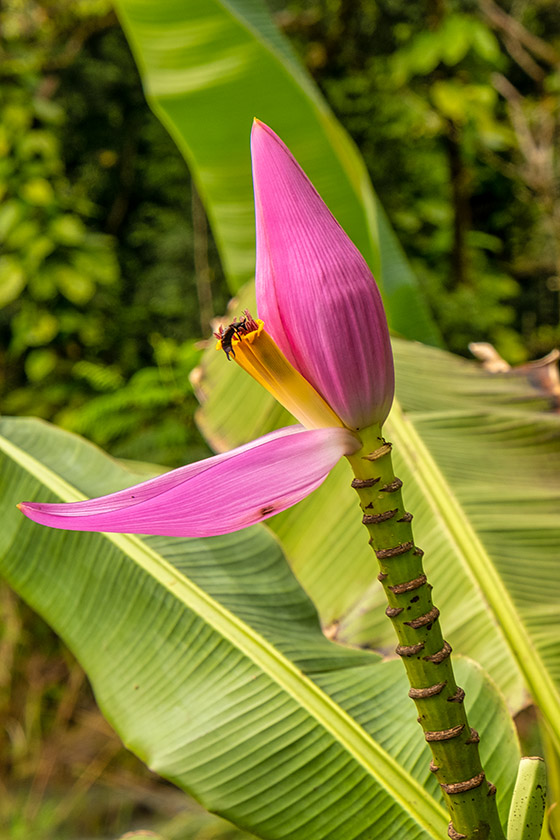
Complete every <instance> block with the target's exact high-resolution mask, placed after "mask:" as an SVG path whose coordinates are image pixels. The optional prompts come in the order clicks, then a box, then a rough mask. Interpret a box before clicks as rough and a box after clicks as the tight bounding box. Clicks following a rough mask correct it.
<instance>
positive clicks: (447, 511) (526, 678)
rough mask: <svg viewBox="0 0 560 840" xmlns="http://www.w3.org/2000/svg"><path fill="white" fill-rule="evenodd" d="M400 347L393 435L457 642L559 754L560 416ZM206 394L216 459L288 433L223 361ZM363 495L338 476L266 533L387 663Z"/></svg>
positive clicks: (509, 388) (339, 619) (325, 617)
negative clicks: (534, 717)
mask: <svg viewBox="0 0 560 840" xmlns="http://www.w3.org/2000/svg"><path fill="white" fill-rule="evenodd" d="M241 305H243V304H241ZM393 346H394V353H395V363H396V381H397V401H396V404H395V407H394V410H393V411H392V413H391V415H390V417H389V419H388V421H387V424H386V426H385V427H384V434H385V436H386V438H387V439H388V440H390V441H391V442H392V443H393V444H394V457H395V462H396V469H397V475H399V476H400V478H401V479H402V480H403V482H404V488H403V492H404V498H405V502H406V504H407V507H408V510H409V511H410V512H411V513H412V514H413V515H414V517H415V518H414V523H413V524H414V530H415V536H416V540H417V544H418V545H420V546H422V547H423V549H424V550H425V552H426V556H425V562H426V568H427V572H428V575H429V579H430V580H431V582H432V583H433V585H434V587H435V589H434V599H435V603H436V604H437V605H438V606H439V608H440V610H441V612H442V621H443V626H444V631H445V634H446V638H448V639H449V641H450V643H451V644H452V646H453V647H454V649H455V650H457V651H460V652H462V653H464V654H466V655H468V656H471V657H472V658H473V659H476V660H477V661H478V662H480V663H481V665H482V666H483V667H484V668H485V670H487V671H488V673H489V674H490V675H491V676H492V678H493V679H494V680H495V681H496V683H497V684H498V686H499V687H500V689H501V690H502V691H503V692H504V694H505V695H506V698H507V700H508V703H509V706H510V708H511V710H512V711H513V712H515V711H518V710H519V709H520V708H521V707H522V706H524V705H525V704H526V703H527V702H529V700H530V698H533V699H534V701H535V702H536V703H537V704H538V705H539V707H540V709H541V712H542V714H543V715H544V717H545V719H546V720H547V721H548V724H549V726H550V729H551V731H552V733H553V738H554V741H555V743H556V746H557V747H558V746H559V745H560V697H559V682H560V632H559V630H560V618H559V614H558V604H559V603H560V576H559V575H558V545H559V544H560V516H559V512H560V445H559V443H560V416H559V415H558V414H551V413H546V412H545V411H544V408H545V407H546V401H545V400H544V399H543V398H542V397H541V396H540V395H539V394H538V393H537V392H536V391H534V390H532V388H531V386H530V385H529V383H528V382H527V379H526V378H525V377H522V376H518V377H516V376H511V375H493V374H488V373H486V372H484V371H482V370H481V369H480V368H479V367H478V366H477V365H476V364H475V363H471V362H469V361H466V360H465V359H460V358H458V357H453V356H452V355H451V354H448V353H445V352H443V351H441V350H438V349H436V348H430V347H426V346H424V345H421V344H419V343H415V342H407V341H403V340H398V339H396V340H395V341H394V345H393ZM194 379H195V384H196V386H197V389H198V394H199V398H200V400H201V401H202V408H201V409H200V411H199V418H198V419H199V423H200V425H201V428H202V429H203V432H204V434H205V435H206V437H207V439H208V440H209V441H210V442H211V443H212V445H213V446H214V447H216V448H218V449H220V448H230V447H232V446H235V445H237V444H239V443H240V442H242V441H245V440H250V439H251V438H254V437H257V436H258V435H260V434H262V433H264V432H265V431H269V430H271V429H273V428H276V427H278V426H282V425H286V423H289V422H290V418H289V415H287V414H286V413H285V412H284V411H283V409H281V408H280V407H279V406H278V405H277V404H276V403H274V401H273V400H272V398H271V397H269V396H268V395H267V394H266V393H264V392H262V389H260V388H259V386H258V385H257V384H256V383H254V382H253V381H251V380H250V379H249V377H248V376H246V375H245V374H244V373H243V371H241V370H240V369H239V368H238V367H237V365H235V364H234V363H233V364H228V363H227V362H226V361H225V359H224V358H223V353H216V352H214V350H213V348H210V349H209V350H208V351H207V353H206V355H205V357H204V359H203V364H202V366H201V368H200V369H199V370H198V371H197V373H196V375H195V377H194ZM351 479H352V475H351V473H350V470H349V469H348V468H347V466H346V464H345V463H341V464H339V465H338V466H337V468H336V469H335V470H334V471H333V472H332V473H331V475H330V476H329V478H328V479H327V481H326V482H325V483H324V484H323V485H322V486H321V487H320V488H319V489H318V490H317V491H316V492H315V493H314V494H313V495H312V496H311V497H309V498H308V499H306V500H305V501H304V502H302V503H301V504H299V505H297V506H296V507H295V508H292V509H291V510H289V511H286V512H285V513H283V514H280V515H279V516H277V517H274V518H273V519H271V520H270V523H269V524H270V527H271V528H272V529H273V530H274V531H275V532H276V533H277V534H278V536H279V538H280V539H281V541H282V545H283V547H284V551H285V552H286V555H287V557H288V559H289V561H290V563H291V565H292V568H293V569H294V571H295V573H296V575H297V577H298V579H299V580H300V582H301V584H302V585H303V587H304V588H305V590H306V591H307V592H308V593H309V594H310V596H311V598H312V599H313V601H314V603H315V604H316V605H317V607H318V609H319V612H320V615H321V619H322V621H323V624H324V626H325V627H326V628H327V629H328V632H329V635H331V636H332V637H333V638H336V639H338V640H340V641H344V642H346V643H352V644H367V645H368V646H370V647H373V648H375V649H377V650H379V651H381V652H383V653H385V652H387V651H388V650H390V649H391V647H392V645H393V637H392V627H391V626H390V622H389V621H387V619H386V617H385V615H384V612H383V605H384V595H383V592H382V590H381V587H380V586H379V583H378V581H377V579H376V575H377V571H378V570H377V566H376V563H375V561H374V557H373V554H372V552H371V549H370V547H369V546H368V543H367V534H366V532H365V529H364V528H363V526H362V525H361V522H360V515H359V509H358V502H357V498H356V496H355V493H354V491H353V490H352V489H351V487H350V482H351ZM341 569H343V570H344V571H343V573H341Z"/></svg>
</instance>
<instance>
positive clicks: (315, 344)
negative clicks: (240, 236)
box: [251, 120, 394, 429]
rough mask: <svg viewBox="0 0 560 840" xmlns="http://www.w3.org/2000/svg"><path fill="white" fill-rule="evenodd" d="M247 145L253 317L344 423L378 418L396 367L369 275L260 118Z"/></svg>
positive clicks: (387, 403) (388, 403) (384, 413)
mask: <svg viewBox="0 0 560 840" xmlns="http://www.w3.org/2000/svg"><path fill="white" fill-rule="evenodd" d="M251 148H252V158H253V182H254V189H255V209H256V226H257V261H256V281H257V306H258V313H259V317H260V318H262V320H263V321H264V323H265V327H266V329H267V330H268V332H269V333H270V334H271V335H272V337H273V338H274V340H275V342H276V343H277V344H278V346H279V347H280V349H281V350H282V352H283V353H284V354H285V355H286V356H287V358H288V359H289V360H290V361H291V363H292V364H293V365H294V367H296V368H297V370H299V372H300V373H301V374H302V375H303V376H305V378H306V379H307V380H308V381H309V382H310V383H311V384H312V385H313V386H314V387H315V388H316V389H317V390H318V391H319V393H320V394H321V395H322V396H323V397H324V399H325V400H326V401H327V402H328V403H329V405H330V406H331V408H333V409H334V411H335V412H336V413H337V414H338V416H339V417H340V418H341V419H342V420H343V421H344V422H345V423H346V425H347V426H349V427H350V428H354V429H360V428H363V427H365V426H370V425H374V424H379V425H381V424H382V423H383V422H384V420H385V419H386V417H387V415H388V413H389V410H390V408H391V403H392V401H393V394H394V373H393V356H392V352H391V345H390V341H389V331H388V328H387V321H386V317H385V312H384V310H383V304H382V301H381V295H380V294H379V290H378V288H377V285H376V283H375V280H374V278H373V275H372V273H371V271H370V270H369V268H368V266H367V264H366V262H365V260H364V258H363V257H362V255H361V254H360V252H359V251H358V249H357V248H356V246H355V245H354V244H353V243H352V242H351V240H350V239H349V237H348V236H347V235H346V233H345V232H344V231H343V229H342V228H341V227H340V225H339V224H338V222H337V221H336V219H335V218H334V216H333V215H332V213H331V212H330V210H329V209H328V208H327V206H326V204H325V203H324V201H323V200H322V198H321V197H320V195H319V194H318V192H317V191H316V189H315V188H314V186H313V185H312V183H311V181H310V180H309V178H308V177H307V175H306V174H305V173H304V171H303V170H302V169H301V167H300V166H299V164H298V163H297V161H296V160H295V158H294V157H293V155H292V154H291V152H290V151H289V149H288V148H287V147H286V146H285V145H284V143H283V142H282V141H281V140H280V138H279V137H277V135H276V134H275V133H274V132H273V131H272V130H271V129H270V128H269V127H268V126H266V125H264V124H263V123H261V122H259V121H258V120H256V121H255V123H254V125H253V131H252V135H251Z"/></svg>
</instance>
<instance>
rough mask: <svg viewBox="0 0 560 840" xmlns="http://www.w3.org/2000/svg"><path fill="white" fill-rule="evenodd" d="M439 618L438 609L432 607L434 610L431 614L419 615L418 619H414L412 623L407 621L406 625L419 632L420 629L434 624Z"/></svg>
mask: <svg viewBox="0 0 560 840" xmlns="http://www.w3.org/2000/svg"><path fill="white" fill-rule="evenodd" d="M438 617H439V610H438V608H437V607H432V609H431V610H430V611H429V612H427V613H424V615H419V616H418V618H413V619H412V621H405V622H404V623H405V624H407V625H408V626H409V627H412V629H413V630H419V629H420V627H425V626H426V625H427V624H433V622H434V621H436V619H437V618H438Z"/></svg>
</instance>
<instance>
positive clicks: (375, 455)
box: [362, 441, 393, 461]
mask: <svg viewBox="0 0 560 840" xmlns="http://www.w3.org/2000/svg"><path fill="white" fill-rule="evenodd" d="M392 447H393V444H392V443H389V441H383V446H380V447H379V449H374V451H373V452H370V453H369V455H364V456H363V457H362V460H363V461H377V460H379V458H383V456H384V455H387V453H388V452H390V451H391V449H392Z"/></svg>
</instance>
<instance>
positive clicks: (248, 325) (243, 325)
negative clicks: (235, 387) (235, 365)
mask: <svg viewBox="0 0 560 840" xmlns="http://www.w3.org/2000/svg"><path fill="white" fill-rule="evenodd" d="M256 329H257V324H256V323H255V321H254V320H253V318H252V317H251V313H250V312H249V310H248V309H245V310H244V312H243V317H242V318H241V320H240V321H238V320H237V319H236V318H235V319H234V320H233V321H232V322H231V324H228V326H227V327H226V328H225V329H224V328H223V326H222V325H221V324H220V328H219V329H218V332H215V333H214V336H215V337H216V338H217V339H218V341H219V343H220V348H221V349H222V350H223V351H224V353H225V354H226V356H227V360H228V362H231V356H234V357H235V350H234V349H233V347H232V341H233V339H234V338H235V337H237V338H241V337H242V336H243V335H247V333H249V332H252V331H253V330H256ZM230 354H231V356H230Z"/></svg>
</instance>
